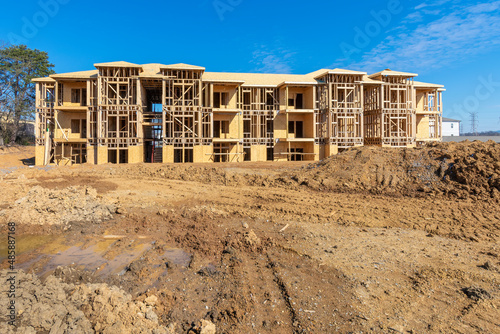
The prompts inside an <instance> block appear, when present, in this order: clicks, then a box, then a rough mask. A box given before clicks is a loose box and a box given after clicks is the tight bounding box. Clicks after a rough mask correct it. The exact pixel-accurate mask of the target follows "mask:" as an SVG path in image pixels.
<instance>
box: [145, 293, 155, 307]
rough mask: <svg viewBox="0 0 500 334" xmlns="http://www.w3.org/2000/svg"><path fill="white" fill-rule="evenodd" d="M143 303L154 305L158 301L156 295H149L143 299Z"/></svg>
mask: <svg viewBox="0 0 500 334" xmlns="http://www.w3.org/2000/svg"><path fill="white" fill-rule="evenodd" d="M144 303H145V304H146V306H156V303H158V297H156V296H155V295H151V296H149V297H147V298H146V299H144Z"/></svg>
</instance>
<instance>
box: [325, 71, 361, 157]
mask: <svg viewBox="0 0 500 334" xmlns="http://www.w3.org/2000/svg"><path fill="white" fill-rule="evenodd" d="M321 79H322V83H321V84H320V85H318V98H319V105H320V109H319V113H318V115H317V116H316V126H317V131H319V134H318V137H321V138H323V139H324V142H325V143H326V144H329V145H335V146H337V147H338V148H339V149H346V148H349V147H352V146H361V145H363V137H364V136H363V130H364V128H363V94H362V91H363V90H362V79H363V74H343V73H340V74H337V73H329V74H327V75H325V76H324V77H322V78H321ZM321 114H322V116H321Z"/></svg>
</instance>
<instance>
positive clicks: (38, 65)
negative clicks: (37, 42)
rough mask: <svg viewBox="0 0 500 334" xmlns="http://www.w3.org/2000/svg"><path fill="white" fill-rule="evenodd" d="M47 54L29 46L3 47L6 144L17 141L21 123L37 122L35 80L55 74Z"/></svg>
mask: <svg viewBox="0 0 500 334" xmlns="http://www.w3.org/2000/svg"><path fill="white" fill-rule="evenodd" d="M53 67H54V65H53V64H51V63H50V62H49V56H48V54H47V52H44V51H40V50H37V49H29V48H28V47H27V46H26V45H11V46H3V47H0V114H1V116H2V117H1V120H2V122H0V126H1V127H0V136H2V137H3V139H4V140H5V142H6V143H9V144H12V143H14V142H15V141H16V138H17V134H18V131H19V122H20V121H21V120H24V119H26V120H33V119H34V118H35V97H36V91H35V84H34V83H33V82H31V79H33V78H39V77H46V76H48V75H50V74H53V73H55V72H54V70H53V69H52V68H53Z"/></svg>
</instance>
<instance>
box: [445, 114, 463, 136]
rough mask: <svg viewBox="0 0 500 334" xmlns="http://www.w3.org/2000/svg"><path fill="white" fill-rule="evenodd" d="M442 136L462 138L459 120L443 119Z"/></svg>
mask: <svg viewBox="0 0 500 334" xmlns="http://www.w3.org/2000/svg"><path fill="white" fill-rule="evenodd" d="M442 122H443V126H442V134H443V137H451V136H454V137H458V136H460V122H461V121H459V120H458V119H451V118H445V117H443V121H442Z"/></svg>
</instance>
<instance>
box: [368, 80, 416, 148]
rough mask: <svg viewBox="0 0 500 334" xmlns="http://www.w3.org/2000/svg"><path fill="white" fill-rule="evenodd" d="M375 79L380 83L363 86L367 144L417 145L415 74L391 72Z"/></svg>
mask: <svg viewBox="0 0 500 334" xmlns="http://www.w3.org/2000/svg"><path fill="white" fill-rule="evenodd" d="M384 72H385V71H384ZM376 78H377V79H378V80H380V81H381V82H376V83H365V85H364V86H365V87H364V121H365V126H364V131H365V135H364V138H365V143H366V144H372V145H381V146H392V147H411V146H414V145H415V142H416V134H415V133H416V128H415V115H416V110H415V108H414V104H413V100H414V88H413V77H412V76H411V75H400V74H397V75H391V74H390V73H388V74H385V75H379V76H376Z"/></svg>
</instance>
